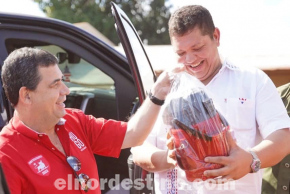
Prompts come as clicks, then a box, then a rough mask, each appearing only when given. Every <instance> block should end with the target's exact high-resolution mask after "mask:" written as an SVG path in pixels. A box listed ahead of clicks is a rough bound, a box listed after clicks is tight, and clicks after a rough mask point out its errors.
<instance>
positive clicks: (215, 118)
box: [163, 90, 229, 182]
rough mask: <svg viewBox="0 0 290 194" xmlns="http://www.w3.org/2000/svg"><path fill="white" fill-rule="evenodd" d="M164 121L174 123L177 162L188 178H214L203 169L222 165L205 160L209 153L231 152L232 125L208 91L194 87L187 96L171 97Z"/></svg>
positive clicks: (189, 179) (171, 131) (215, 154)
mask: <svg viewBox="0 0 290 194" xmlns="http://www.w3.org/2000/svg"><path fill="white" fill-rule="evenodd" d="M163 121H164V123H165V124H167V125H170V126H171V129H170V133H171V135H172V136H173V138H174V146H175V151H176V158H177V163H178V166H179V167H180V168H181V169H182V170H184V171H185V173H186V178H187V180H188V181H191V182H192V181H194V180H196V179H197V178H198V179H202V180H206V179H208V178H211V177H205V176H204V175H203V172H204V171H205V170H208V169H216V168H221V167H222V166H221V165H219V164H209V163H205V162H204V158H205V157H207V156H226V155H228V151H229V148H228V144H227V140H226V133H227V130H228V129H229V124H228V122H227V121H226V119H225V118H224V117H223V116H222V115H221V114H220V113H219V112H218V111H217V110H216V109H215V107H214V104H213V101H212V99H211V98H209V97H208V95H207V94H206V93H205V91H203V90H192V91H191V92H190V93H189V94H188V95H184V96H182V97H178V98H172V99H171V100H170V102H169V103H168V104H167V106H166V107H165V110H164V112H163Z"/></svg>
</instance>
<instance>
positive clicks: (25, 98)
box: [18, 87, 31, 104]
mask: <svg viewBox="0 0 290 194" xmlns="http://www.w3.org/2000/svg"><path fill="white" fill-rule="evenodd" d="M30 95H31V91H30V90H29V89H27V88H26V87H21V88H20V90H19V100H18V102H22V103H24V104H30V103H31V96H30Z"/></svg>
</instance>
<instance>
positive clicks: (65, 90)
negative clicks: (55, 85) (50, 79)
mask: <svg viewBox="0 0 290 194" xmlns="http://www.w3.org/2000/svg"><path fill="white" fill-rule="evenodd" d="M62 84H63V87H62V89H61V94H62V95H69V93H70V90H69V88H68V87H67V86H66V85H65V84H64V83H63V82H62Z"/></svg>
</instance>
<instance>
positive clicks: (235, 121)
mask: <svg viewBox="0 0 290 194" xmlns="http://www.w3.org/2000/svg"><path fill="white" fill-rule="evenodd" d="M226 104H227V105H226V107H227V111H226V115H225V117H226V119H227V121H228V122H229V124H230V126H231V128H233V129H237V130H249V129H251V128H253V127H255V125H256V124H255V120H256V119H255V103H254V101H253V100H251V99H246V98H228V99H227V100H226Z"/></svg>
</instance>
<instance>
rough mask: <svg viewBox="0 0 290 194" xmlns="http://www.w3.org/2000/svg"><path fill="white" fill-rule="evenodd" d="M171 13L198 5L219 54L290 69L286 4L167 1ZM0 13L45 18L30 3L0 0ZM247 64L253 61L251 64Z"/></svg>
mask: <svg viewBox="0 0 290 194" xmlns="http://www.w3.org/2000/svg"><path fill="white" fill-rule="evenodd" d="M170 2H171V3H173V4H174V7H173V9H172V10H173V11H174V10H175V9H177V8H178V7H180V6H184V5H188V4H199V5H202V6H204V7H206V8H207V9H208V10H209V11H210V13H211V14H212V17H213V20H214V23H215V26H216V27H218V28H219V29H220V32H221V39H220V43H221V45H220V47H219V50H220V52H221V53H222V55H224V56H225V57H226V58H227V57H229V58H230V59H238V61H239V62H240V63H243V64H245V63H249V64H252V63H255V62H256V60H249V59H252V58H257V57H260V61H259V62H258V63H264V64H265V63H269V64H273V63H277V64H282V65H289V66H290V11H289V8H290V1H289V0H170ZM0 12H12V13H21V14H28V15H36V16H41V17H45V14H44V13H42V11H41V10H40V9H39V7H38V4H37V3H34V2H33V1H32V0H0ZM249 61H253V62H252V63H251V62H249Z"/></svg>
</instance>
